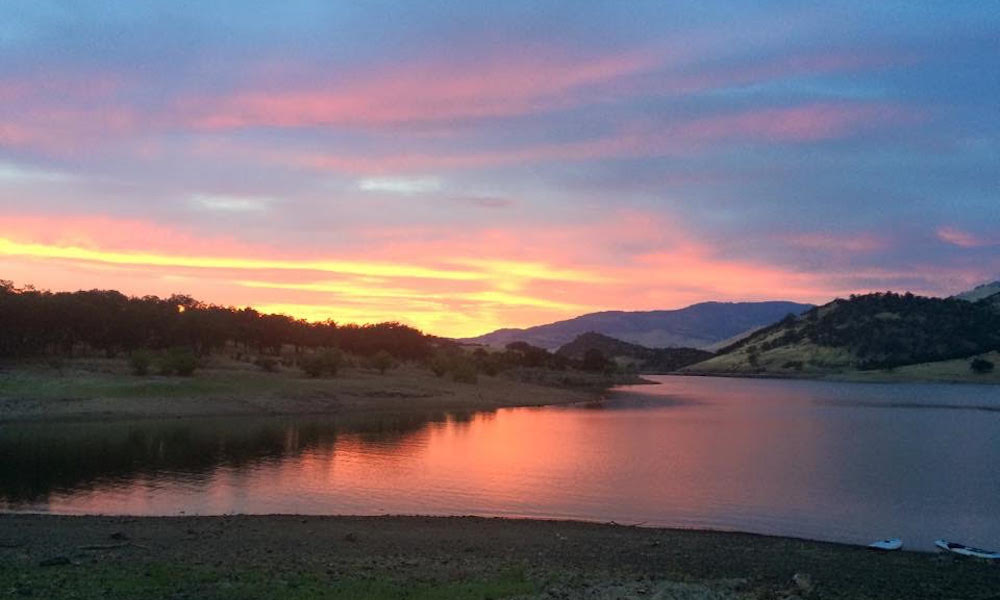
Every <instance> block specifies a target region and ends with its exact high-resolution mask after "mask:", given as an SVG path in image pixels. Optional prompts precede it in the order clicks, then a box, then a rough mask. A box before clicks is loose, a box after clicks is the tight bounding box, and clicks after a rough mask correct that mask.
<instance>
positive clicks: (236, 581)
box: [0, 563, 538, 600]
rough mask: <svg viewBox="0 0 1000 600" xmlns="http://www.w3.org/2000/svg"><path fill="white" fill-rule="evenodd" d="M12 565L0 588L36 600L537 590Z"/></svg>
mask: <svg viewBox="0 0 1000 600" xmlns="http://www.w3.org/2000/svg"><path fill="white" fill-rule="evenodd" d="M54 571H55V570H54V569H53V568H52V567H47V568H43V567H39V568H28V569H23V568H17V567H14V566H13V565H9V564H0V590H2V591H3V592H5V593H10V594H12V596H14V597H16V596H22V597H23V596H33V597H40V598H78V599H80V600H90V599H94V600H97V599H106V598H216V599H218V600H255V599H261V600H264V599H269V598H287V599H288V600H314V599H315V600H320V599H323V600H357V599H360V598H370V599H372V600H383V599H384V600H392V599H395V598H408V599H411V600H478V599H482V598H509V597H513V596H519V595H524V594H531V593H534V592H536V591H538V585H537V584H535V583H532V582H531V581H528V579H527V578H526V577H525V575H524V572H523V571H522V570H511V571H509V572H507V573H502V574H499V575H497V576H496V577H493V578H489V579H483V580H471V581H455V582H422V581H412V580H407V579H405V578H400V577H394V576H393V575H392V574H374V575H369V576H368V577H364V578H363V577H338V576H335V575H331V574H327V573H312V572H291V573H271V572H267V571H265V570H259V569H254V570H248V569H247V570H227V569H222V568H215V567H205V566H190V565H183V564H156V563H152V564H130V565H110V564H91V565H78V566H75V567H74V566H69V567H68V568H63V569H60V570H58V571H55V572H54Z"/></svg>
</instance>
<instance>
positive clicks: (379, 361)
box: [368, 350, 395, 375]
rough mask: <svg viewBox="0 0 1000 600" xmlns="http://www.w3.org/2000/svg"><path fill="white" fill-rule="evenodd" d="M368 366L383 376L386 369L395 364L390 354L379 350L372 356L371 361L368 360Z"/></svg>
mask: <svg viewBox="0 0 1000 600" xmlns="http://www.w3.org/2000/svg"><path fill="white" fill-rule="evenodd" d="M368 364H369V365H370V366H371V368H373V369H376V370H378V372H379V373H381V374H383V375H384V374H385V371H386V369H389V368H392V366H393V365H394V364H395V361H393V359H392V355H391V354H389V353H388V352H386V351H385V350H379V351H378V352H376V353H375V354H374V355H372V357H371V359H369V362H368Z"/></svg>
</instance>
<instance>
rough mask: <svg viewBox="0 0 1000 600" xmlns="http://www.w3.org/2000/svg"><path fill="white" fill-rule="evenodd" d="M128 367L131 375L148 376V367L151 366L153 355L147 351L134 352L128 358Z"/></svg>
mask: <svg viewBox="0 0 1000 600" xmlns="http://www.w3.org/2000/svg"><path fill="white" fill-rule="evenodd" d="M128 363H129V366H130V367H131V368H132V374H133V375H138V376H140V377H141V376H143V375H148V374H149V366H150V365H151V364H153V355H152V354H151V353H150V352H149V350H136V351H135V352H133V353H132V355H131V356H129V357H128Z"/></svg>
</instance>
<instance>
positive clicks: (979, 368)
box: [969, 358, 993, 374]
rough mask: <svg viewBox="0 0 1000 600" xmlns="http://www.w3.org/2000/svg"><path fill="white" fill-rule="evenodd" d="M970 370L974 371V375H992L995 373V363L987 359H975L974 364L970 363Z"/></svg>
mask: <svg viewBox="0 0 1000 600" xmlns="http://www.w3.org/2000/svg"><path fill="white" fill-rule="evenodd" d="M969 368H970V369H972V372H973V373H979V374H984V373H991V372H992V371H993V363H992V362H990V361H988V360H986V359H985V358H974V359H972V362H971V363H969Z"/></svg>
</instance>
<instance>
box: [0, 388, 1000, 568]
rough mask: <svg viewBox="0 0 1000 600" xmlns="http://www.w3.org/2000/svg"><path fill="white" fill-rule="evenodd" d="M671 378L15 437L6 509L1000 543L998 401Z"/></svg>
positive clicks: (9, 443) (13, 433)
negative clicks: (454, 519) (494, 518)
mask: <svg viewBox="0 0 1000 600" xmlns="http://www.w3.org/2000/svg"><path fill="white" fill-rule="evenodd" d="M659 379H660V381H661V384H660V385H655V386H636V387H632V388H629V389H626V390H621V391H620V392H619V393H617V394H615V395H614V396H613V397H612V398H611V399H610V400H608V401H607V402H603V403H600V404H596V405H589V406H574V407H542V408H518V409H505V410H499V411H497V412H495V413H467V414H460V415H454V414H452V415H448V414H441V413H438V414H413V413H411V414H385V415H374V416H372V415H368V416H354V417H342V418H337V419H333V420H316V419H306V420H294V419H275V418H272V419H242V420H238V419H215V420H205V421H196V422H189V421H176V420H175V421H170V422H165V423H154V422H143V423H130V424H126V423H117V424H115V423H107V424H63V425H17V426H11V425H8V426H4V427H3V428H2V429H0V458H2V460H0V509H6V510H34V511H51V512H58V513H118V514H150V515H164V514H167V515H169V514H178V513H182V512H184V513H188V514H192V513H199V514H222V513H232V512H243V513H301V514H381V513H405V514H414V513H416V514H480V515H504V516H529V517H551V518H575V519H591V520H601V521H610V520H614V521H617V522H619V523H646V524H649V525H663V526H681V527H710V528H718V529H738V530H747V531H756V532H760V533H772V534H780V535H795V536H802V537H811V538H817V539H829V540H837V541H849V542H867V541H871V540H873V539H879V538H886V537H896V536H899V537H903V538H905V539H907V540H912V541H908V546H909V547H916V548H920V547H926V548H928V549H929V548H930V542H931V540H933V539H935V538H937V537H949V538H955V539H962V540H963V541H965V542H967V543H970V544H973V545H979V546H986V547H992V546H1000V519H997V517H996V515H997V514H1000V460H998V459H1000V444H998V440H1000V412H998V411H996V410H994V409H995V408H997V407H1000V386H958V385H951V386H949V385H919V384H914V385H910V384H907V385H896V384H893V385H886V384H839V383H824V382H808V381H773V380H772V381H766V380H737V379H718V378H680V377H662V378H659ZM983 407H985V408H988V409H989V410H983V409H982V408H983Z"/></svg>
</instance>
